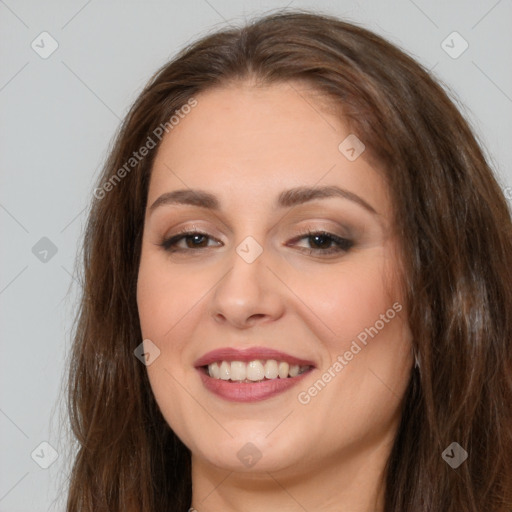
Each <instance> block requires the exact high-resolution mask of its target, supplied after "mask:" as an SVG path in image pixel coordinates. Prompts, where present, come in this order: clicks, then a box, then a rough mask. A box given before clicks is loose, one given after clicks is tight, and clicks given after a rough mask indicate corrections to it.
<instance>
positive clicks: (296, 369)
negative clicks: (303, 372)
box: [289, 364, 299, 377]
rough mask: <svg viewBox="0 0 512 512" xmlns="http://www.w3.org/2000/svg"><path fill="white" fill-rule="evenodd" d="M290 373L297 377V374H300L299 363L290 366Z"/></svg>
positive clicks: (291, 375)
mask: <svg viewBox="0 0 512 512" xmlns="http://www.w3.org/2000/svg"><path fill="white" fill-rule="evenodd" d="M289 375H290V377H297V375H299V365H298V364H292V365H291V366H290V370H289Z"/></svg>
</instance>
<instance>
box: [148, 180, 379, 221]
mask: <svg viewBox="0 0 512 512" xmlns="http://www.w3.org/2000/svg"><path fill="white" fill-rule="evenodd" d="M332 197H340V198H342V199H348V200H349V201H352V202H354V203H357V204H358V205H359V206H362V207H363V208H365V209H366V210H368V211H369V212H371V213H373V214H375V215H378V214H377V211H376V210H375V209H374V208H373V207H372V206H371V205H370V204H369V203H367V202H366V201H365V200H364V199H363V198H362V197H359V196H358V195H357V194H354V193H353V192H350V191H348V190H345V189H343V188H340V187H337V186H335V185H329V186H325V187H313V188H312V187H296V188H292V189H289V190H284V191H282V192H281V193H280V194H279V196H278V198H277V201H276V203H275V205H274V207H275V208H290V207H292V206H297V205H299V204H303V203H307V202H309V201H314V200H315V199H326V198H332ZM176 204H182V205H190V206H199V207H201V208H207V209H209V210H214V211H220V209H221V206H220V202H219V200H218V199H217V197H216V196H215V195H213V194H211V193H209V192H206V191H204V190H199V189H180V190H173V191H172V192H166V193H165V194H162V195H161V196H160V197H159V198H158V199H156V201H155V202H154V203H153V204H152V205H151V206H150V207H149V210H150V212H152V211H154V210H155V209H156V208H158V207H159V206H165V205H176Z"/></svg>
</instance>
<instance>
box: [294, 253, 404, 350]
mask: <svg viewBox="0 0 512 512" xmlns="http://www.w3.org/2000/svg"><path fill="white" fill-rule="evenodd" d="M383 272H384V265H383V264H382V260H379V259H377V258H366V259H364V260H358V261H357V263H356V262H354V264H348V263H347V265H346V266H344V267H340V269H339V270H338V271H336V272H330V273H326V274H325V276H324V277H321V276H316V277H317V278H316V279H315V280H314V281H309V280H308V281H305V284H306V286H307V288H304V289H303V291H302V294H303V296H305V297H307V299H308V300H307V302H308V305H310V306H311V309H312V310H313V312H314V313H315V314H316V315H317V316H318V317H319V318H320V319H321V320H322V323H323V325H324V326H325V327H326V330H325V331H324V332H326V334H327V336H326V337H324V340H325V341H327V342H328V343H329V345H330V350H331V351H337V353H339V351H340V350H345V349H346V347H345V345H347V343H348V344H350V342H351V340H353V339H354V338H356V337H357V335H358V334H360V333H361V332H364V329H365V328H369V327H371V326H373V325H374V324H375V322H377V321H379V319H380V315H381V314H385V313H386V311H387V310H389V309H390V308H392V305H393V303H395V302H397V301H400V297H398V296H394V295H393V292H391V293H390V292H389V291H388V288H387V285H386V282H385V281H384V279H383ZM393 316H394V314H393ZM391 323H392V322H390V323H389V324H386V330H388V331H389V326H390V325H391ZM379 326H380V323H379Z"/></svg>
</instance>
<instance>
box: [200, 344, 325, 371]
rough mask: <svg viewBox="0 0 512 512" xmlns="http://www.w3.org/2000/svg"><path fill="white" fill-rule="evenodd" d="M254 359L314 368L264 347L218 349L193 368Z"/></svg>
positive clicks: (202, 358)
mask: <svg viewBox="0 0 512 512" xmlns="http://www.w3.org/2000/svg"><path fill="white" fill-rule="evenodd" d="M256 359H275V360H277V361H284V362H287V363H289V364H298V365H299V366H313V367H314V366H315V363H314V362H313V361H308V360H306V359H301V358H299V357H295V356H292V355H290V354H287V353H285V352H280V351H279V350H274V349H273V348H266V347H251V348H246V349H236V348H231V347H224V348H218V349H216V350H212V351H211V352H207V353H206V354H204V355H203V356H201V357H200V358H199V359H197V360H196V362H195V363H194V366H195V367H196V368H199V367H201V366H208V365H209V364H211V363H215V362H216V361H243V362H249V361H254V360H256Z"/></svg>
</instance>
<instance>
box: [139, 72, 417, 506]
mask: <svg viewBox="0 0 512 512" xmlns="http://www.w3.org/2000/svg"><path fill="white" fill-rule="evenodd" d="M196 99H197V101H198V104H197V106H196V107H195V108H194V109H192V110H191V112H190V113H189V114H188V115H187V116H186V117H185V118H184V119H182V120H181V121H180V123H179V124H178V125H177V126H175V127H174V128H173V130H172V131H170V132H169V133H168V134H167V135H166V136H165V137H164V139H163V141H162V144H161V146H160V148H159V149H158V153H157V155H156V159H155V162H154V166H153V170H152V176H151V180H150V186H149V192H148V209H147V211H146V218H145V225H144V235H143V241H142V256H141V262H140V269H139V278H138V288H137V301H138V307H139V315H140V321H141V327H142V334H143V338H144V339H150V340H151V341H152V342H153V343H154V345H156V346H157V347H158V348H159V350H160V354H159V356H158V357H157V358H156V359H155V360H154V362H152V363H151V364H150V365H149V366H147V371H148V375H149V379H150V382H151V387H152V390H153V392H154V394H155V398H156V400H157V403H158V404H159V407H160V409H161V411H162V413H163V415H164V417H165V419H166V421H167V422H168V424H169V425H170V427H171V428H172V429H173V430H174V432H176V434H177V435H178V436H179V437H180V439H181V440H182V441H183V442H184V443H185V444H186V445H187V446H188V447H189V448H190V450H191V452H192V481H193V500H192V505H193V507H194V508H195V509H197V510H198V511H199V512H203V511H204V512H209V511H215V510H223V511H226V512H228V511H232V510H233V511H235V510H244V511H246V512H253V511H268V510H286V511H303V510H304V509H305V510H315V511H327V510H329V511H334V510H335V511H337V512H340V511H341V512H344V511H345V512H349V511H350V512H363V511H365V512H369V511H381V510H383V508H382V507H383V492H384V488H383V477H384V466H385V464H386V461H387V458H388V456H389V453H390V449H391V446H392V442H393V439H394V436H395V434H396V429H397V426H398V422H399V419H400V407H401V405H402V400H403V396H404V392H405V390H406V387H407V384H408V381H409V378H410V372H411V368H412V364H413V363H412V356H411V335H410V330H409V328H408V326H407V323H406V320H405V318H406V314H405V311H406V305H405V304H404V303H403V301H402V297H401V295H400V289H399V286H398V283H399V277H398V276H399V273H398V271H399V269H398V268H397V266H398V264H397V258H396V251H397V248H398V240H397V238H396V236H395V235H394V232H393V223H392V218H393V209H392V204H391V201H390V198H389V191H388V190H387V188H386V184H385V182H384V181H383V179H382V177H381V173H380V172H379V170H378V169H377V168H376V167H375V166H373V165H372V164H370V159H369V158H368V157H369V155H368V151H366V152H363V153H362V154H361V156H359V157H358V158H357V159H356V160H355V161H349V160H348V159H347V158H346V157H345V155H344V154H342V152H340V150H339V149H338V146H339V144H340V142H341V141H343V140H344V139H345V138H346V137H347V136H348V135H349V134H350V133H351V132H350V130H349V129H348V128H347V127H346V126H345V124H344V123H342V122H341V120H340V119H339V116H336V115H335V113H334V109H333V108H332V107H331V108H328V105H327V103H326V102H325V101H322V98H321V97H320V96H319V95H318V94H315V93H314V91H313V90H312V89H311V88H310V87H309V86H307V85H305V84H303V83H299V82H294V83H292V82H290V83H282V84H278V85H271V86H257V85H255V84H254V83H251V82H248V81H245V82H241V83H236V84H230V85H226V86H222V87H218V88H215V89H210V90H208V91H206V92H203V93H201V94H200V95H198V96H197V97H196ZM323 185H337V186H339V187H341V188H343V189H346V190H349V191H350V192H352V193H354V194H357V195H358V196H359V197H361V198H362V199H363V200H364V201H366V202H367V203H369V204H370V205H371V206H372V207H373V208H374V210H375V211H376V214H373V213H371V212H370V211H368V210H366V209H365V208H363V207H362V206H361V205H359V204H357V203H356V202H354V201H351V200H348V199H344V198H340V197H331V198H324V199H316V200H314V201H311V202H306V203H304V204H301V205H297V206H294V207H291V208H284V209H274V207H273V203H274V201H275V200H276V198H277V196H278V195H279V193H280V192H281V191H283V190H285V189H289V188H292V187H297V186H316V187H319V186H323ZM184 188H185V189H187V188H192V189H196V188H197V189H202V190H206V191H208V192H211V193H213V194H215V195H216V196H217V198H218V199H219V202H220V204H221V210H220V211H217V212H214V211H210V210H208V209H205V208H201V207H198V206H190V205H163V206H160V207H157V208H155V209H154V210H150V206H151V205H152V204H153V202H154V201H155V200H156V199H157V198H158V197H159V196H161V195H162V194H164V193H166V192H170V191H173V190H177V189H184ZM306 226H307V227H309V228H311V229H312V230H316V231H319V230H324V231H327V232H329V233H333V234H335V235H338V236H341V237H347V238H350V237H351V239H352V240H353V241H354V246H353V247H352V248H351V249H349V250H348V251H340V252H338V253H334V254H330V255H327V256H325V255H322V253H320V251H321V250H322V247H327V248H328V247H334V248H336V247H337V246H336V244H335V243H331V245H330V246H329V244H328V243H327V244H326V243H325V242H322V241H320V242H318V241H317V242H316V244H315V239H312V238H311V237H309V238H308V237H307V236H305V235H302V233H303V232H302V229H303V228H304V227H306ZM185 227H186V228H189V229H190V230H191V231H194V229H196V230H199V231H201V232H205V233H207V234H208V236H209V238H206V239H201V238H200V239H199V241H197V239H196V240H195V245H194V239H191V238H189V239H188V242H187V240H186V239H182V240H181V241H180V242H178V246H179V247H180V248H181V249H182V252H175V253H169V252H166V251H165V250H164V249H163V248H162V247H161V246H160V245H159V243H160V242H162V240H163V239H164V238H166V237H170V236H172V235H174V234H176V233H177V232H178V230H179V228H185ZM301 235H302V236H303V238H298V237H300V236H301ZM349 235H350V236H349ZM248 236H251V237H253V238H254V239H255V240H256V241H257V242H258V244H259V245H260V246H261V249H262V251H263V252H262V253H261V254H260V255H259V257H257V258H256V260H255V261H254V262H252V263H248V262H247V261H245V260H244V259H243V258H242V257H241V256H239V255H238V254H237V252H236V248H237V247H238V246H239V245H240V244H241V242H242V241H243V240H244V239H245V238H246V237H248ZM322 243H323V244H324V245H323V246H322ZM197 246H199V247H200V249H194V248H193V247H197ZM315 248H316V249H319V250H318V253H317V254H307V252H305V251H307V249H315ZM323 250H326V249H325V248H324V249H323ZM186 251H188V252H186ZM394 303H399V304H400V305H401V306H403V309H402V311H401V312H400V313H399V314H397V315H396V316H395V317H394V318H393V319H392V320H389V321H388V322H386V323H385V325H384V327H383V328H382V329H380V330H378V334H377V335H374V337H373V338H368V343H367V345H366V346H364V345H362V344H361V343H359V345H361V347H362V349H361V350H360V351H359V352H358V353H357V354H356V355H354V356H353V358H352V360H350V361H346V362H347V364H346V366H344V367H343V369H342V370H341V371H338V372H335V371H334V372H333V370H332V367H333V363H334V362H335V361H336V360H337V357H338V356H340V355H341V356H342V357H343V354H344V353H345V352H346V351H347V350H349V349H350V346H351V343H352V342H353V341H354V340H356V339H357V336H358V334H360V333H361V332H362V331H364V329H365V328H369V327H370V326H375V324H376V321H378V320H379V319H380V318H381V316H380V315H382V314H384V313H385V312H386V311H387V310H389V309H390V308H392V305H393V304H394ZM145 343H147V342H145ZM254 346H264V347H271V348H274V349H277V350H280V351H283V352H286V353H288V354H291V355H293V356H297V357H301V358H304V359H308V360H312V361H314V362H315V365H316V368H315V369H314V370H313V371H312V372H311V373H310V374H308V375H307V376H306V377H305V378H304V379H303V381H302V382H301V383H300V384H299V385H298V386H295V387H292V388H291V389H290V390H287V391H285V392H284V393H281V394H279V395H277V396H275V397H272V398H270V399H267V400H263V401H260V402H249V403H238V402H229V401H226V400H224V399H222V398H220V397H217V396H215V395H213V394H212V393H210V392H209V391H208V390H207V389H206V388H205V387H204V386H203V384H202V382H201V379H200V377H199V374H198V371H197V370H196V369H195V368H194V366H193V363H194V361H195V360H197V359H198V358H199V357H200V356H202V355H203V354H205V353H206V352H209V351H211V350H213V349H217V348H221V347H237V348H245V347H254ZM329 368H331V374H332V373H334V375H335V377H332V379H331V380H330V382H329V383H328V384H327V385H325V387H324V388H322V389H321V391H320V392H317V394H316V395H315V396H312V397H311V396H310V401H309V402H308V403H307V404H304V403H300V402H299V400H298V394H299V393H300V392H304V391H306V392H307V390H308V388H310V387H311V386H313V384H314V383H315V382H316V381H317V380H318V379H321V378H322V375H323V374H324V373H325V372H328V369H329ZM302 396H303V397H304V394H303V395H302ZM248 442H250V443H252V444H253V445H254V446H255V447H256V449H254V448H253V450H254V453H255V454H256V453H258V454H260V455H261V458H260V459H259V460H258V461H257V462H256V463H255V464H253V465H252V466H250V467H249V466H248V465H244V464H243V463H242V462H241V460H240V459H239V458H238V456H237V452H238V451H239V450H240V449H241V448H242V447H244V445H246V443H248ZM256 450H257V451H256Z"/></svg>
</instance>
